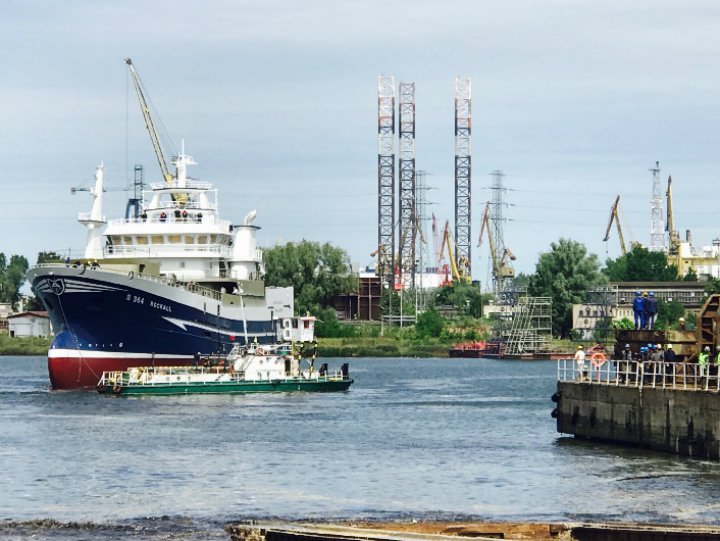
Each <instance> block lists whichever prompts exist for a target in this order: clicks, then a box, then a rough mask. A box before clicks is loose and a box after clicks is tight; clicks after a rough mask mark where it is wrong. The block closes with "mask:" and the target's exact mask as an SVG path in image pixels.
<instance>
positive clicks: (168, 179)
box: [125, 58, 187, 205]
mask: <svg viewBox="0 0 720 541" xmlns="http://www.w3.org/2000/svg"><path fill="white" fill-rule="evenodd" d="M125 63H126V64H127V66H128V69H129V70H130V78H131V79H132V82H133V86H134V87H135V93H136V94H137V97H138V101H139V102H140V110H141V111H142V115H143V119H144V120H145V127H146V128H147V131H148V134H149V135H150V141H151V142H152V146H153V150H154V151H155V157H156V158H157V161H158V164H159V165H160V171H162V176H163V179H164V180H165V183H166V184H168V185H170V186H172V185H173V183H174V181H175V175H173V174H172V173H171V172H170V168H169V167H168V164H167V161H166V160H165V153H164V152H163V149H162V145H161V144H160V137H158V133H157V130H156V129H155V123H154V122H153V119H152V115H151V114H150V107H149V105H148V102H147V100H146V99H145V93H144V92H143V89H142V83H141V82H140V77H139V76H138V74H137V71H136V70H135V65H134V64H133V61H132V59H131V58H126V59H125ZM172 199H173V201H175V202H176V203H180V204H182V205H184V204H185V203H186V202H187V194H183V193H174V194H172Z"/></svg>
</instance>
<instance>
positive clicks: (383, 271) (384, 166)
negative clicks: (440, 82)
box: [377, 75, 395, 285]
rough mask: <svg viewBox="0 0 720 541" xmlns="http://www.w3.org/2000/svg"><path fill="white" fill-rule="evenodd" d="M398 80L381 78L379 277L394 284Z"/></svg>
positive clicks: (379, 114) (379, 89) (379, 101)
mask: <svg viewBox="0 0 720 541" xmlns="http://www.w3.org/2000/svg"><path fill="white" fill-rule="evenodd" d="M394 230H395V77H393V76H392V75H390V76H384V75H381V76H379V77H378V247H377V258H378V259H377V274H378V276H380V277H381V278H382V279H383V281H384V282H385V283H390V284H391V285H392V281H393V279H394V278H393V277H394V271H395V236H394V234H393V233H394Z"/></svg>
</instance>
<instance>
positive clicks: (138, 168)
mask: <svg viewBox="0 0 720 541" xmlns="http://www.w3.org/2000/svg"><path fill="white" fill-rule="evenodd" d="M144 186H145V184H144V180H143V166H142V165H140V164H138V165H135V168H134V171H133V181H132V185H131V186H129V187H128V189H129V190H132V194H133V195H132V197H130V198H128V201H127V205H126V206H125V219H126V220H128V219H130V218H138V217H139V216H140V210H141V209H140V204H141V202H142V192H143V188H144Z"/></svg>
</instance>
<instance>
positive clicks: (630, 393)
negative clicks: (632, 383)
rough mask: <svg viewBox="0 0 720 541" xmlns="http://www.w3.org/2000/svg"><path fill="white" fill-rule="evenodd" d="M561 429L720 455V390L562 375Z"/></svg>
mask: <svg viewBox="0 0 720 541" xmlns="http://www.w3.org/2000/svg"><path fill="white" fill-rule="evenodd" d="M554 398H555V400H557V410H556V413H555V415H557V431H558V432H560V433H562V434H572V435H574V436H576V437H579V438H588V439H593V440H602V441H607V442H613V443H620V444H626V445H632V446H637V447H642V448H646V449H653V450H656V451H664V452H668V453H675V454H679V455H685V456H691V457H695V458H702V459H710V460H720V441H719V439H720V395H719V394H717V393H715V392H709V391H707V392H702V391H695V390H682V389H662V388H651V387H643V388H637V387H622V386H617V387H616V386H608V385H594V384H591V383H578V382H571V381H558V384H557V394H556V395H555V397H554Z"/></svg>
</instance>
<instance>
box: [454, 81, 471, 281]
mask: <svg viewBox="0 0 720 541" xmlns="http://www.w3.org/2000/svg"><path fill="white" fill-rule="evenodd" d="M471 126H472V122H471V88H470V79H469V78H461V77H456V78H455V260H456V264H457V266H458V270H459V271H460V272H462V274H464V275H465V276H467V277H470V276H471V275H472V274H471V271H472V263H471V262H472V258H471V251H470V246H471V242H470V224H471V222H470V217H471V212H470V191H471V190H470V188H471V182H470V181H471V167H470V166H471V163H470V161H471V160H470V132H471Z"/></svg>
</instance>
